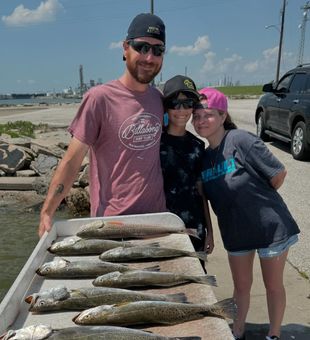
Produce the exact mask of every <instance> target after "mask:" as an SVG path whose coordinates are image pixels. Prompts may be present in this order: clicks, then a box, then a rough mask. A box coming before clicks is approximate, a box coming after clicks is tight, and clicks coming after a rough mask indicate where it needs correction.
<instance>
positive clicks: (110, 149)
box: [38, 13, 166, 237]
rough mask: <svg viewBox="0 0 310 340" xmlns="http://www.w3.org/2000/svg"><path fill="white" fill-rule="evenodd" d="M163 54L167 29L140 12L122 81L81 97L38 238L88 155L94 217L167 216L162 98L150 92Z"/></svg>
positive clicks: (129, 40)
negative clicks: (161, 150) (162, 161)
mask: <svg viewBox="0 0 310 340" xmlns="http://www.w3.org/2000/svg"><path fill="white" fill-rule="evenodd" d="M164 51H165V25H164V23H163V21H162V20H161V19H160V18H159V17H157V16H155V15H153V14H146V13H142V14H139V15H137V16H136V17H135V18H134V19H133V21H132V22H131V24H130V26H129V28H128V33H127V37H126V40H125V41H124V42H123V59H124V60H125V61H126V69H125V72H124V74H123V75H122V76H121V77H120V78H119V79H118V80H114V81H111V82H109V83H107V84H104V85H101V86H97V87H94V88H92V89H91V90H89V91H88V93H86V95H85V96H84V98H83V101H82V103H81V106H80V108H79V110H78V112H77V115H76V117H75V118H74V120H73V122H72V123H71V125H70V126H69V129H68V130H69V132H70V133H71V134H72V136H73V138H72V140H71V142H70V145H69V148H68V150H67V152H66V154H65V155H64V157H63V159H62V161H61V162H60V164H59V166H58V168H57V171H56V172H55V175H54V177H53V179H52V181H51V184H50V188H49V191H48V194H47V197H46V200H45V202H44V205H43V207H42V210H41V218H40V225H39V230H38V234H39V236H40V237H41V236H42V235H43V234H44V232H45V231H49V230H50V229H51V226H52V219H53V215H54V213H55V211H56V209H57V207H58V206H59V204H60V203H61V201H62V200H63V199H64V198H65V197H66V195H67V193H68V192H69V190H70V188H71V186H72V184H73V182H74V180H75V178H76V176H77V174H78V172H79V170H80V166H81V163H82V161H83V159H84V157H85V156H86V154H87V152H88V151H89V157H90V172H89V174H90V175H89V177H90V203H91V216H111V215H124V214H139V213H155V212H161V211H166V204H165V196H164V191H163V180H162V174H161V168H160V159H159V146H160V136H161V126H162V116H163V106H162V100H161V94H160V92H159V91H158V90H157V89H155V88H153V87H152V86H150V85H149V83H150V82H151V81H152V80H153V79H154V77H155V76H156V75H157V74H158V73H159V71H160V69H161V66H162V62H163V55H164Z"/></svg>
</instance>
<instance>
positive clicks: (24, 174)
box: [16, 170, 37, 177]
mask: <svg viewBox="0 0 310 340" xmlns="http://www.w3.org/2000/svg"><path fill="white" fill-rule="evenodd" d="M36 175H37V173H36V172H35V171H33V170H19V171H16V177H33V176H36Z"/></svg>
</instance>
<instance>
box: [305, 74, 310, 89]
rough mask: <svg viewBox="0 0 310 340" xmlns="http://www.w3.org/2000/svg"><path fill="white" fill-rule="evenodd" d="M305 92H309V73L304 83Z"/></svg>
mask: <svg viewBox="0 0 310 340" xmlns="http://www.w3.org/2000/svg"><path fill="white" fill-rule="evenodd" d="M305 93H307V94H310V74H308V77H307V81H306V85H305Z"/></svg>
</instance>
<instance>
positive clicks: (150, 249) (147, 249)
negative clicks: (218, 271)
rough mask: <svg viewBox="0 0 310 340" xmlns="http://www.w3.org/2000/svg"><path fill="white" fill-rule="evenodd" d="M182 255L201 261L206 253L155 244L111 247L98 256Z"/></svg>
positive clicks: (116, 258) (126, 258)
mask: <svg viewBox="0 0 310 340" xmlns="http://www.w3.org/2000/svg"><path fill="white" fill-rule="evenodd" d="M182 256H190V257H197V258H198V259H200V260H203V261H206V260H207V254H206V253H204V252H202V251H199V252H195V251H186V250H181V249H172V248H163V247H159V246H155V245H146V246H136V247H130V248H128V247H127V248H126V247H118V248H113V249H110V250H107V251H105V252H103V253H102V254H101V255H100V256H99V258H100V260H103V261H109V262H129V261H136V260H153V259H166V258H174V257H182Z"/></svg>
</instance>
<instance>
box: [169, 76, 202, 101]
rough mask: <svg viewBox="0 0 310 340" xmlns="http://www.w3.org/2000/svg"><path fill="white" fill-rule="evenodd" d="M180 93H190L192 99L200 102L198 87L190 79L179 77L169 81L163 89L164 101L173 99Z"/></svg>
mask: <svg viewBox="0 0 310 340" xmlns="http://www.w3.org/2000/svg"><path fill="white" fill-rule="evenodd" d="M179 92H182V93H189V94H190V96H191V97H192V98H194V99H197V100H199V93H198V92H197V88H196V85H195V83H194V81H193V80H192V79H191V78H189V77H185V76H181V75H177V76H174V77H173V78H170V79H169V80H167V81H166V83H165V85H164V89H163V94H164V100H165V101H166V100H167V99H169V98H172V97H173V96H174V95H176V94H177V93H179Z"/></svg>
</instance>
